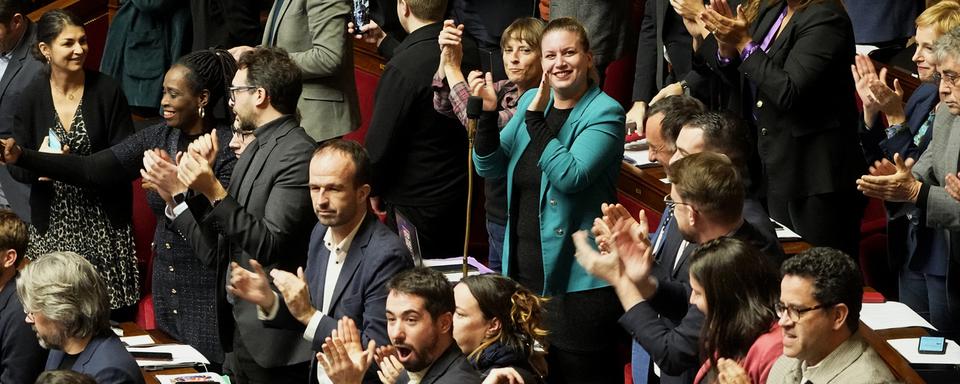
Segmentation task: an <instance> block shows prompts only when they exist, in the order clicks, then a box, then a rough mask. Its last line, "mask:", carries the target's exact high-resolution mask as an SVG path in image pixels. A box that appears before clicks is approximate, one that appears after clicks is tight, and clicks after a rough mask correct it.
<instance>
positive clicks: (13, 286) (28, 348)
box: [0, 279, 47, 383]
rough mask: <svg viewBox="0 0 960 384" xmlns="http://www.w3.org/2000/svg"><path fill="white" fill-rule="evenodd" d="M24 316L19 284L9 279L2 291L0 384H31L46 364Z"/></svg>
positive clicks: (45, 352)
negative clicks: (18, 289)
mask: <svg viewBox="0 0 960 384" xmlns="http://www.w3.org/2000/svg"><path fill="white" fill-rule="evenodd" d="M23 313H24V311H23V304H21V303H20V298H19V297H18V296H17V280H16V279H10V281H8V282H7V284H6V285H5V286H4V287H3V290H0V383H32V382H34V380H36V379H37V376H38V375H40V372H43V365H44V363H45V362H46V361H47V350H46V349H44V348H43V347H41V346H40V343H38V342H37V334H36V333H34V332H33V330H32V329H30V324H27V322H26V321H24V319H23V318H24V314H23Z"/></svg>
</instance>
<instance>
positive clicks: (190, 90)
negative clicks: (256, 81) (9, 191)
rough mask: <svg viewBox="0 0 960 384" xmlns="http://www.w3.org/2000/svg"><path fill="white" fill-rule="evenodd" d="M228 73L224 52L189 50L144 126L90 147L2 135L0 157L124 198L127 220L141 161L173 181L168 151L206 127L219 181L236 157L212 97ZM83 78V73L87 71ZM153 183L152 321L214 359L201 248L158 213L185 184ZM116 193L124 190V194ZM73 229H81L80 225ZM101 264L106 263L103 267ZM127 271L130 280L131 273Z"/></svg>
mask: <svg viewBox="0 0 960 384" xmlns="http://www.w3.org/2000/svg"><path fill="white" fill-rule="evenodd" d="M235 72H236V62H234V60H233V57H232V56H231V55H230V54H229V53H228V52H227V51H224V50H204V51H197V52H194V53H190V54H188V55H186V56H184V57H182V58H180V60H178V61H177V63H176V64H174V66H173V67H171V68H170V70H168V71H167V73H166V76H165V77H164V81H163V98H162V99H161V105H160V110H161V111H162V114H163V118H164V121H163V122H162V123H160V124H157V125H153V126H150V127H147V128H144V129H143V130H140V131H139V132H137V133H135V134H133V135H131V136H130V137H128V138H126V139H124V140H122V141H119V140H118V141H119V142H117V143H116V144H114V145H112V146H110V147H108V148H104V149H102V150H100V151H97V152H95V153H90V152H86V153H76V152H73V151H71V152H72V153H69V154H50V153H42V152H38V151H35V150H32V149H30V147H29V146H28V145H24V144H23V142H21V141H20V138H19V137H18V139H17V140H16V141H13V140H9V139H8V140H5V142H4V144H5V146H6V150H7V152H6V153H5V154H4V157H5V160H6V162H7V163H8V164H16V165H15V166H14V167H13V168H17V169H20V170H22V171H23V172H31V173H33V174H36V175H43V176H47V177H50V178H52V179H54V180H57V181H55V182H54V183H56V184H63V185H64V186H67V187H70V188H77V189H90V190H92V191H95V192H96V193H111V194H112V196H116V199H119V200H121V201H126V203H125V204H126V206H125V207H122V208H124V209H126V211H124V212H123V214H124V216H122V217H121V219H122V220H126V221H125V224H126V225H129V220H130V219H129V218H130V212H129V207H130V205H129V204H130V203H129V199H130V191H129V189H126V190H125V189H124V188H129V185H130V182H131V181H133V180H135V179H137V178H138V177H141V167H143V166H144V163H145V162H151V163H153V164H157V165H158V167H160V168H162V169H164V170H166V171H167V172H166V173H164V174H163V175H152V176H153V177H159V178H163V179H165V180H166V179H169V178H172V180H173V181H174V184H173V185H180V183H179V181H177V180H176V178H177V176H176V173H177V172H176V171H177V169H176V166H175V165H174V164H173V162H172V161H173V160H172V158H173V157H174V156H175V154H176V153H177V152H183V151H186V150H187V146H188V144H189V143H191V142H192V141H194V139H195V138H197V137H199V136H201V135H204V134H210V133H211V132H212V131H213V130H214V129H216V140H217V142H218V144H219V148H221V149H223V150H221V151H219V152H218V153H216V154H214V155H213V156H212V158H210V159H209V160H210V161H212V168H213V170H214V172H215V174H216V175H217V177H218V178H219V179H220V182H221V183H222V184H223V185H227V183H228V181H229V177H230V173H231V172H232V170H233V164H234V163H235V162H236V156H234V155H233V154H232V153H230V152H229V151H227V150H226V149H227V145H228V143H229V142H230V139H231V138H232V137H233V135H232V130H231V127H230V125H229V124H230V122H231V121H232V119H231V118H230V116H231V114H230V111H229V110H228V109H226V105H227V103H225V102H224V103H218V102H219V101H221V100H224V98H225V97H227V94H228V87H229V84H230V80H231V79H232V78H233V75H234V73H235ZM87 78H88V79H90V76H89V75H88V77H87ZM103 78H105V77H103ZM213 105H222V106H224V110H222V111H216V112H218V113H214V111H212V107H211V106H213ZM215 115H219V116H227V117H228V119H225V120H218V119H216V118H215V117H214V116H215ZM127 116H129V113H128V114H127ZM21 146H22V147H21ZM144 174H146V175H147V176H148V177H146V178H145V180H147V181H149V180H152V179H150V177H151V174H148V173H146V172H144ZM154 185H155V183H153V182H146V183H145V184H144V186H145V187H146V188H147V189H151V191H150V192H148V193H147V203H148V204H149V205H150V208H151V209H152V210H153V211H154V213H155V214H156V216H157V220H158V223H159V224H158V225H157V226H156V232H155V233H154V238H153V240H154V242H153V244H154V249H153V252H154V264H155V265H156V266H157V267H156V268H154V269H153V303H154V308H155V313H156V320H157V325H158V326H159V327H160V329H161V330H163V331H164V332H167V333H168V334H170V335H171V336H172V337H174V338H176V339H177V340H181V341H183V342H185V343H188V344H190V345H192V346H194V347H195V348H197V349H198V350H199V351H200V352H202V353H203V354H204V355H205V356H206V357H207V358H208V359H209V360H210V361H212V362H214V363H220V362H222V361H223V350H222V349H221V347H220V345H221V344H220V341H219V338H218V328H219V327H218V324H217V317H216V313H215V311H212V310H211V308H214V307H215V305H216V292H217V283H216V282H217V281H218V279H217V271H216V269H215V268H209V267H208V266H207V265H205V264H204V262H203V261H201V260H209V258H207V257H206V255H200V254H198V253H197V252H195V251H194V248H193V247H191V244H190V243H188V242H187V240H185V239H184V237H183V236H181V235H180V234H178V233H177V232H175V231H173V230H172V229H170V228H172V227H171V226H170V225H169V220H170V219H168V216H167V215H166V214H165V212H166V211H167V210H168V209H172V207H174V206H175V205H177V203H178V201H177V199H178V194H180V193H181V192H184V191H186V187H183V186H182V185H180V189H177V190H174V191H165V190H161V189H158V188H154ZM121 192H126V195H123V194H122V193H121ZM179 197H182V195H180V196H179ZM116 199H115V200H108V201H116ZM124 199H125V200H124ZM105 204H106V202H105ZM118 209H119V208H118ZM76 232H77V233H81V236H83V235H82V233H83V231H82V230H76ZM55 249H56V248H55ZM78 253H80V252H79V251H78ZM110 255H115V254H113V253H111V254H110ZM84 256H87V255H86V254H84ZM88 257H89V256H88ZM114 257H118V256H114ZM131 257H132V255H131ZM107 260H110V259H107ZM93 263H94V265H98V263H101V261H96V260H93ZM103 268H107V270H109V268H110V267H109V266H105V267H103ZM98 270H100V269H99V268H98ZM101 271H102V270H101ZM101 273H103V272H101ZM131 278H132V279H133V280H134V281H136V279H137V275H136V273H133V274H132V275H131ZM108 282H109V280H108ZM135 300H136V296H134V302H135Z"/></svg>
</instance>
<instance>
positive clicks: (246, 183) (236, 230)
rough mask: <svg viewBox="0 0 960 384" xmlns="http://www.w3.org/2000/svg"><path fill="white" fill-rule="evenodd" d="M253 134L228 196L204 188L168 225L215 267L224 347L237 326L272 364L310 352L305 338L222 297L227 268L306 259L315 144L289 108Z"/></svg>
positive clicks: (292, 264)
mask: <svg viewBox="0 0 960 384" xmlns="http://www.w3.org/2000/svg"><path fill="white" fill-rule="evenodd" d="M254 135H255V136H256V139H254V141H253V142H252V143H250V144H249V145H248V146H247V148H246V150H244V152H243V154H242V155H241V156H240V158H239V159H238V160H237V163H236V165H234V168H233V174H232V175H231V176H230V186H229V187H228V188H227V192H228V193H229V194H228V196H227V197H226V198H224V199H223V200H222V201H220V202H219V203H218V204H216V206H214V207H211V206H210V203H209V201H208V200H207V198H206V197H204V196H203V195H197V196H193V197H191V198H189V199H188V200H187V204H188V205H189V207H190V209H189V210H187V211H184V212H183V213H181V214H180V215H179V216H177V218H176V219H175V220H174V221H173V224H174V226H175V227H176V228H177V231H178V232H179V233H181V234H184V235H186V238H187V241H188V242H190V243H191V245H192V246H193V247H194V254H195V255H196V256H197V257H198V258H200V261H201V262H203V263H204V264H206V265H211V266H213V265H215V266H217V268H218V273H219V274H220V278H219V281H220V284H218V286H217V290H218V291H219V296H220V298H221V300H220V301H219V303H218V306H217V310H218V315H219V319H218V324H220V340H221V342H222V343H223V344H224V350H225V351H230V350H232V347H233V346H232V341H233V332H234V326H235V327H236V329H237V330H238V331H239V333H240V336H241V337H242V338H243V342H244V344H245V346H246V348H247V350H248V351H249V352H250V354H251V355H253V358H254V360H255V361H256V362H257V364H259V365H260V366H262V367H265V368H272V367H280V366H286V365H293V364H297V363H302V362H305V361H307V360H308V359H311V358H312V357H313V354H312V353H311V352H310V345H309V344H307V343H306V342H304V341H303V340H302V338H301V337H300V334H299V333H298V332H295V331H290V330H280V329H273V328H266V327H265V326H264V325H263V322H262V321H260V320H259V319H257V308H256V305H255V304H251V303H248V302H246V301H244V300H236V301H235V302H234V303H233V305H232V306H231V305H230V304H228V303H227V301H226V290H225V287H226V281H227V280H226V279H227V268H228V265H229V263H230V262H231V261H236V262H237V263H239V264H240V265H241V266H243V267H244V268H247V269H249V268H250V265H249V260H250V259H256V260H257V261H258V262H260V264H262V265H263V266H264V268H265V269H266V270H267V271H269V270H272V269H273V268H280V269H283V270H286V271H296V270H297V267H299V266H302V265H303V264H304V262H305V261H306V255H307V241H308V239H309V238H310V236H309V233H310V231H311V229H312V228H313V226H314V224H316V222H317V218H316V216H314V214H313V209H312V208H311V205H310V192H309V189H308V187H307V180H308V169H309V165H310V158H311V156H312V154H313V151H314V149H315V148H316V143H315V142H314V141H313V139H311V138H310V136H308V135H307V133H306V132H305V131H304V130H303V128H302V127H300V126H298V124H297V122H296V120H295V119H294V118H293V116H289V115H286V116H283V117H280V118H278V119H276V120H274V121H272V122H269V123H267V124H265V125H263V126H261V127H259V128H257V130H256V131H255V132H254Z"/></svg>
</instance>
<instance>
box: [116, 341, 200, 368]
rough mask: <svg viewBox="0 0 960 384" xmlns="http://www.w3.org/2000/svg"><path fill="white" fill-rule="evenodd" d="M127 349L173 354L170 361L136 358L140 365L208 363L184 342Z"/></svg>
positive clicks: (129, 349)
mask: <svg viewBox="0 0 960 384" xmlns="http://www.w3.org/2000/svg"><path fill="white" fill-rule="evenodd" d="M127 350H128V351H130V352H168V353H171V354H173V360H170V361H158V360H137V364H138V365H140V366H141V367H146V366H164V365H176V364H183V363H203V364H210V360H207V358H206V357H203V354H201V353H200V352H199V351H197V350H196V349H194V348H193V347H191V346H189V345H184V344H164V345H158V346H155V347H130V348H127Z"/></svg>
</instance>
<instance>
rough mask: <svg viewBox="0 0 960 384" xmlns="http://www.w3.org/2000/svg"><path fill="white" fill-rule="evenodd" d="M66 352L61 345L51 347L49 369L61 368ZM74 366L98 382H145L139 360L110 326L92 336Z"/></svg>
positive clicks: (110, 383) (48, 360)
mask: <svg viewBox="0 0 960 384" xmlns="http://www.w3.org/2000/svg"><path fill="white" fill-rule="evenodd" d="M65 356H66V354H65V353H64V352H63V351H61V350H59V349H54V350H51V351H50V356H49V357H47V367H46V370H47V371H52V370H56V369H59V367H60V362H62V361H63V358H64V357H65ZM70 370H71V371H74V372H80V373H85V374H88V375H90V376H91V377H93V378H94V379H96V380H97V384H144V382H143V374H142V373H140V367H139V366H138V365H137V361H136V360H134V359H133V356H132V355H130V352H127V349H126V348H124V347H123V343H122V342H120V338H118V337H117V336H116V335H114V334H113V333H112V332H110V331H109V330H107V331H106V332H104V333H102V334H101V335H99V336H94V337H93V338H92V339H90V342H89V343H88V344H87V347H86V348H84V349H83V352H80V356H79V357H77V361H76V362H75V363H74V364H73V367H72V368H70Z"/></svg>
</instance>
